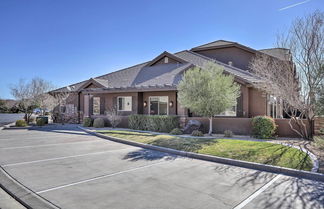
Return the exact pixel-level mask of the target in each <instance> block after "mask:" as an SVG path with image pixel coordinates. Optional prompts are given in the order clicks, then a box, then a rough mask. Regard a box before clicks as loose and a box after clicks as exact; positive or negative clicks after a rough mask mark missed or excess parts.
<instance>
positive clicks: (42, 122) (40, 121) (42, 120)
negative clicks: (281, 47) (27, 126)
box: [36, 118, 46, 126]
mask: <svg viewBox="0 0 324 209" xmlns="http://www.w3.org/2000/svg"><path fill="white" fill-rule="evenodd" d="M45 124H46V119H45V118H37V119H36V125H38V126H44V125H45Z"/></svg>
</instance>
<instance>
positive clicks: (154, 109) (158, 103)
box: [149, 96, 169, 115]
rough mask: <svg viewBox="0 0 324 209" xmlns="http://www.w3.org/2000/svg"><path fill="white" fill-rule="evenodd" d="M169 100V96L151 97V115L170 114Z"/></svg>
mask: <svg viewBox="0 0 324 209" xmlns="http://www.w3.org/2000/svg"><path fill="white" fill-rule="evenodd" d="M168 100H169V98H168V97H167V96H161V97H150V109H149V114H150V115H168V114H169V109H168V108H169V107H168Z"/></svg>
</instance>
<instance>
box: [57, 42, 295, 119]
mask: <svg viewBox="0 0 324 209" xmlns="http://www.w3.org/2000/svg"><path fill="white" fill-rule="evenodd" d="M259 53H261V54H267V55H268V56H271V57H273V58H275V59H280V60H283V61H287V60H290V54H289V51H288V50H287V49H281V48H273V49H263V50H255V49H252V48H250V47H247V46H244V45H242V44H239V43H236V42H231V41H225V40H218V41H214V42H211V43H207V44H204V45H200V46H197V47H194V48H192V49H190V50H183V51H180V52H176V53H170V52H166V51H165V52H163V53H161V54H160V55H158V56H157V57H155V58H153V59H152V60H149V61H148V62H145V63H141V64H138V65H135V66H132V67H128V68H125V69H122V70H118V71H115V72H112V73H108V74H106V75H101V76H98V77H95V78H90V79H89V80H86V81H82V82H79V83H75V84H71V85H69V86H66V87H63V88H60V89H56V90H54V91H53V92H61V91H67V92H70V93H71V96H70V98H69V100H68V101H69V102H68V104H67V105H66V107H65V110H66V112H67V114H68V113H76V112H80V113H82V114H80V115H79V117H80V119H82V118H83V117H100V116H103V115H104V114H105V111H107V110H109V109H111V108H113V107H116V108H117V110H118V112H119V113H120V114H121V115H123V116H128V115H131V114H147V115H179V116H181V117H182V118H188V117H194V116H195V114H194V113H192V112H191V111H190V110H188V109H186V108H183V107H181V105H180V104H179V103H178V101H177V84H178V83H179V81H180V80H181V78H182V74H183V73H184V72H185V71H186V70H188V69H190V68H192V67H194V66H198V67H203V66H204V64H205V63H207V62H210V61H211V62H214V63H217V64H219V65H221V66H222V67H223V68H224V72H226V73H229V74H232V75H234V77H235V82H237V83H238V84H240V86H241V96H240V97H239V98H238V101H237V105H236V106H235V107H233V108H231V109H229V110H228V111H225V112H224V113H222V114H221V115H218V116H215V118H232V119H234V120H235V119H239V118H245V119H246V118H251V117H254V116H257V115H269V116H272V117H274V118H281V117H282V109H281V106H280V105H279V104H278V101H276V98H273V97H271V95H267V94H265V93H263V92H261V91H259V90H257V89H256V88H254V85H253V84H254V83H256V82H260V78H258V77H257V76H256V75H254V74H253V73H252V72H251V71H250V69H249V63H250V61H251V59H252V58H253V57H254V56H256V55H257V54H259Z"/></svg>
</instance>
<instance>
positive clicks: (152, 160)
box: [0, 125, 324, 209]
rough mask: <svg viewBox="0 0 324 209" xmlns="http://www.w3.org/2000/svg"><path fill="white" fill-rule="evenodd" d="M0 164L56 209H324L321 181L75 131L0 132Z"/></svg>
mask: <svg viewBox="0 0 324 209" xmlns="http://www.w3.org/2000/svg"><path fill="white" fill-rule="evenodd" d="M0 164H1V165H2V167H3V168H4V169H5V170H6V171H7V172H8V173H9V174H10V175H12V176H13V177H15V178H16V179H17V180H18V181H19V182H21V183H22V184H24V185H25V186H26V187H28V188H30V189H31V190H33V191H35V192H36V193H38V194H39V195H41V196H42V197H44V198H45V199H47V200H49V201H51V202H52V203H54V204H55V205H57V206H59V207H61V208H78V209H79V208H92V209H94V208H113V209H124V208H125V209H130V208H132V209H150V208H152V209H160V208H161V209H178V208H179V209H191V208H192V209H197V208H202V209H203V208H206V209H207V208H211V209H217V208H220V209H226V208H251V209H252V208H258V209H260V208H276V209H277V208H297V209H298V208H312V209H314V208H315V209H316V208H324V183H323V182H316V181H311V180H305V179H298V178H294V177H288V176H282V175H277V174H273V173H267V172H261V171H257V170H252V169H245V168H240V167H235V166H228V165H223V164H218V163H212V162H206V161H201V160H194V159H189V158H184V157H179V156H175V155H169V154H166V153H161V152H157V151H151V150H146V149H142V148H138V147H133V146H129V145H124V144H119V143H115V142H112V141H109V140H104V139H101V138H98V137H95V136H92V135H88V134H86V133H84V132H83V131H81V130H79V129H77V128H76V127H73V126H69V125H65V126H49V127H43V128H37V129H34V130H26V129H24V130H2V131H0Z"/></svg>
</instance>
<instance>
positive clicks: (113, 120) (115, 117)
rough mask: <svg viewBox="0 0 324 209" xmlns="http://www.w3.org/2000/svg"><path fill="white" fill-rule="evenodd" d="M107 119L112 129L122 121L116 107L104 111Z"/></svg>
mask: <svg viewBox="0 0 324 209" xmlns="http://www.w3.org/2000/svg"><path fill="white" fill-rule="evenodd" d="M106 115H107V118H108V120H109V122H110V124H111V126H112V127H113V128H116V127H117V126H118V125H119V124H120V123H121V121H122V117H121V116H120V114H119V113H118V111H117V108H116V107H113V108H111V109H110V110H108V111H106Z"/></svg>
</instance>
